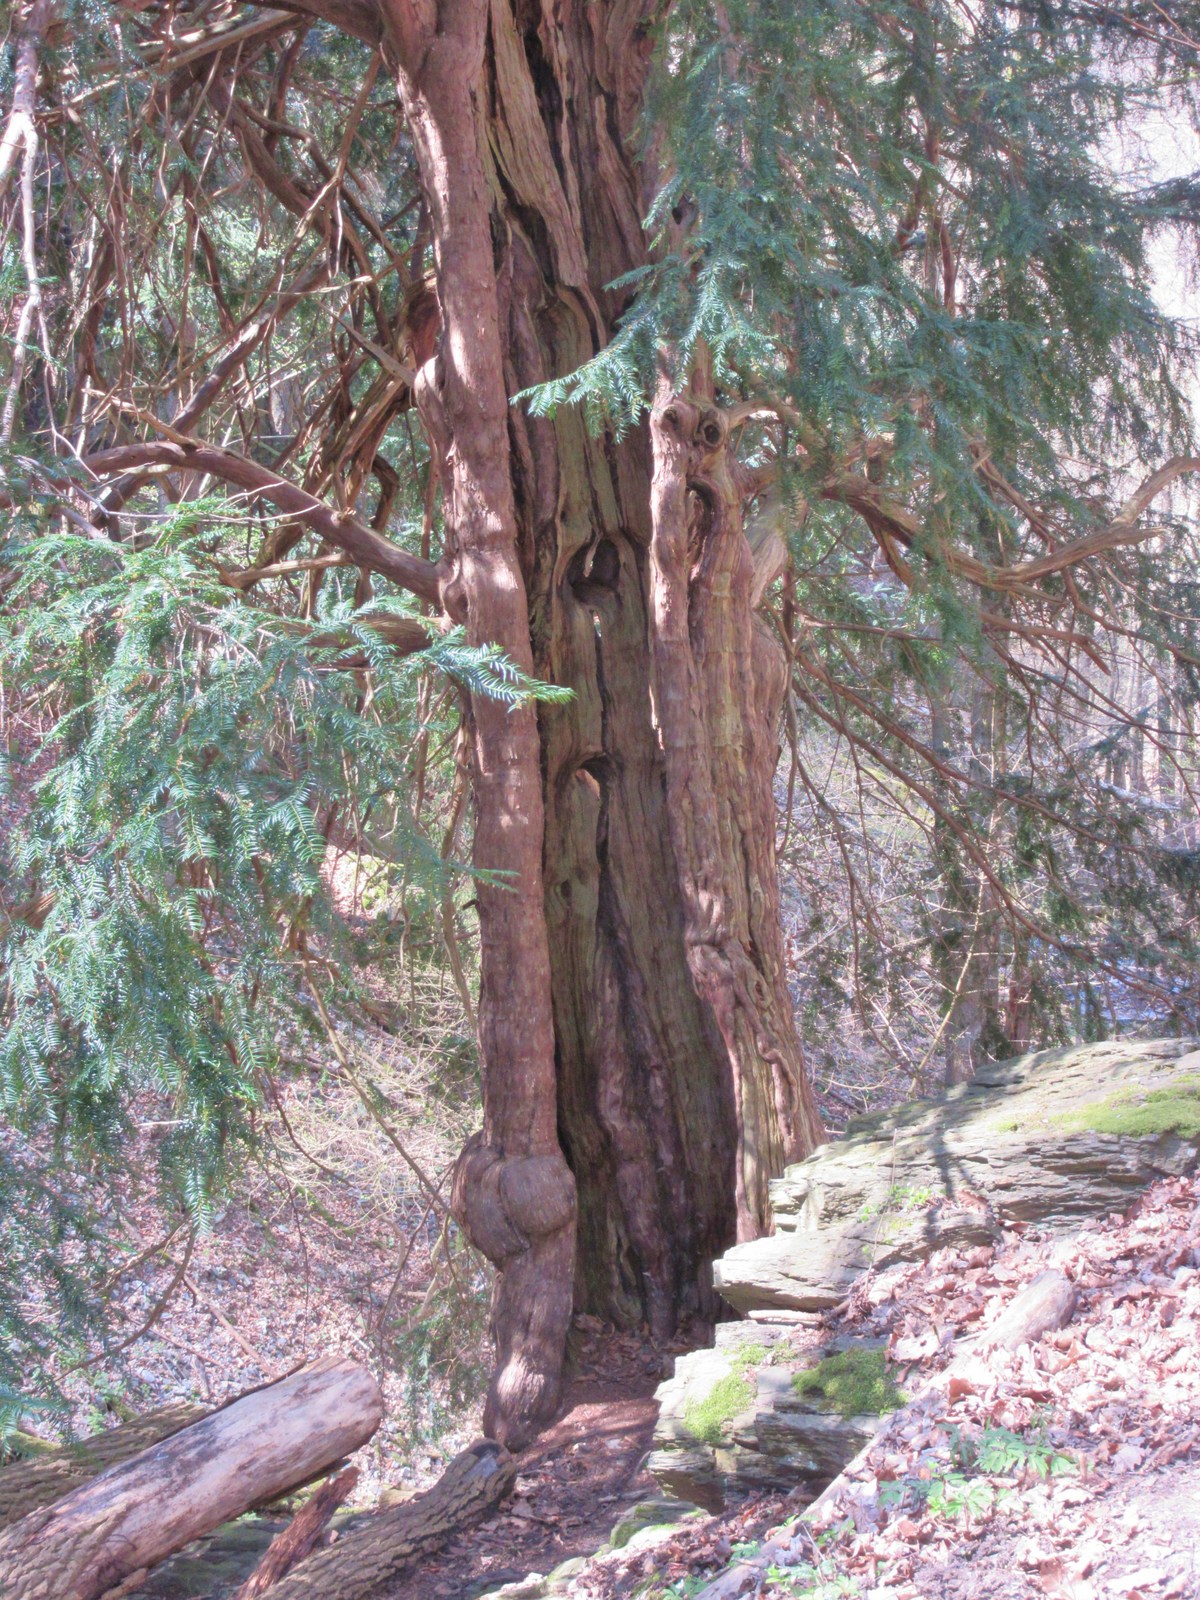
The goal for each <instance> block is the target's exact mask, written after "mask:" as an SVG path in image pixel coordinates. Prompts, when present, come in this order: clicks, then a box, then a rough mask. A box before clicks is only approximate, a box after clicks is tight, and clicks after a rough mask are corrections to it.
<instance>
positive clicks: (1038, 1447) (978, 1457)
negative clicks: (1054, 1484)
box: [951, 1423, 1079, 1478]
mask: <svg viewBox="0 0 1200 1600" xmlns="http://www.w3.org/2000/svg"><path fill="white" fill-rule="evenodd" d="M951 1451H952V1453H953V1456H954V1459H955V1461H956V1462H957V1463H958V1464H959V1465H960V1466H961V1467H963V1468H965V1469H968V1470H970V1471H974V1472H980V1473H991V1474H995V1475H996V1476H999V1477H1007V1476H1008V1475H1010V1474H1011V1473H1014V1472H1031V1473H1032V1474H1033V1475H1034V1477H1035V1478H1059V1477H1062V1476H1063V1475H1064V1474H1065V1473H1068V1472H1077V1471H1078V1470H1079V1469H1078V1467H1077V1466H1076V1464H1075V1461H1074V1460H1073V1458H1072V1457H1071V1456H1069V1455H1067V1454H1066V1453H1065V1452H1063V1451H1061V1450H1057V1449H1056V1448H1055V1447H1054V1445H1053V1444H1051V1442H1050V1438H1049V1434H1048V1432H1047V1429H1046V1426H1045V1424H1044V1423H1042V1424H1041V1425H1040V1426H1038V1427H1037V1428H1036V1429H1035V1430H1034V1431H1033V1432H1032V1433H1015V1432H1014V1431H1013V1430H1012V1429H1011V1428H999V1427H993V1426H991V1425H990V1424H989V1425H988V1426H987V1427H985V1428H984V1429H983V1431H982V1432H981V1433H980V1434H979V1436H978V1437H977V1438H971V1437H968V1436H966V1435H964V1434H962V1433H960V1432H959V1431H958V1430H957V1429H955V1430H954V1433H953V1436H952V1442H951Z"/></svg>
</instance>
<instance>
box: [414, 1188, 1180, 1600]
mask: <svg viewBox="0 0 1200 1600" xmlns="http://www.w3.org/2000/svg"><path fill="white" fill-rule="evenodd" d="M1049 1267H1053V1268H1056V1269H1057V1270H1059V1271H1062V1272H1065V1273H1066V1274H1067V1276H1068V1277H1070V1278H1071V1279H1072V1280H1073V1282H1074V1284H1075V1286H1076V1289H1077V1292H1078V1305H1077V1309H1076V1313H1075V1315H1074V1317H1073V1318H1072V1320H1071V1321H1070V1323H1069V1324H1068V1325H1067V1326H1066V1327H1065V1328H1064V1329H1063V1330H1062V1331H1061V1332H1060V1333H1057V1334H1051V1335H1049V1336H1047V1337H1046V1338H1045V1339H1044V1340H1042V1341H1041V1342H1040V1343H1039V1344H1037V1345H1036V1346H1029V1345H1023V1346H1021V1347H1020V1348H1019V1349H1018V1350H1017V1351H1016V1352H1014V1353H1012V1354H1011V1355H1010V1354H1004V1353H1001V1354H999V1355H995V1356H990V1357H989V1358H988V1361H987V1363H986V1366H984V1365H982V1364H981V1365H980V1367H979V1369H978V1371H977V1372H970V1373H968V1374H967V1375H966V1376H964V1377H963V1378H961V1379H955V1381H954V1382H953V1384H952V1385H951V1386H950V1389H949V1392H948V1393H947V1392H946V1391H945V1390H942V1391H941V1392H940V1399H939V1400H937V1401H932V1402H930V1403H927V1404H925V1405H922V1406H919V1407H914V1408H913V1414H912V1417H911V1421H910V1422H908V1423H907V1425H906V1426H905V1427H904V1429H903V1430H902V1434H901V1437H900V1440H899V1442H898V1443H897V1442H895V1441H892V1442H891V1443H890V1444H889V1446H888V1448H887V1452H886V1454H885V1455H884V1457H883V1459H882V1460H873V1461H872V1463H871V1465H870V1470H869V1474H868V1476H867V1477H866V1479H865V1481H857V1482H856V1484H855V1486H854V1493H852V1494H851V1495H850V1497H849V1499H848V1500H845V1501H843V1502H842V1503H841V1504H839V1505H838V1507H837V1511H836V1518H835V1520H834V1521H833V1522H832V1523H831V1524H829V1525H825V1524H824V1523H822V1522H819V1523H818V1527H817V1529H816V1530H815V1536H814V1531H813V1530H810V1529H809V1528H808V1526H807V1525H806V1524H804V1523H801V1522H799V1521H798V1520H797V1519H798V1517H799V1514H800V1512H801V1510H802V1509H803V1505H802V1502H801V1501H799V1500H787V1499H750V1500H747V1501H745V1502H743V1503H742V1504H741V1505H739V1506H736V1507H734V1508H732V1509H731V1510H729V1511H728V1512H726V1513H725V1514H723V1515H719V1516H708V1515H704V1516H697V1517H695V1518H692V1519H689V1520H688V1521H686V1522H683V1523H681V1524H679V1525H678V1527H676V1528H674V1529H671V1530H669V1531H667V1530H664V1532H663V1535H662V1538H661V1540H660V1541H659V1542H657V1543H655V1544H654V1546H653V1548H644V1547H643V1548H637V1549H636V1550H634V1551H632V1552H630V1551H628V1550H627V1551H617V1552H612V1553H608V1554H604V1555H602V1556H600V1557H599V1558H598V1559H597V1560H595V1561H593V1562H591V1563H589V1564H587V1565H586V1566H585V1567H584V1568H583V1569H582V1570H581V1571H579V1572H578V1573H576V1574H574V1575H573V1576H572V1577H571V1578H570V1579H569V1580H568V1581H567V1582H565V1583H564V1584H562V1585H561V1586H560V1587H559V1588H558V1589H557V1591H556V1592H559V1593H562V1594H565V1595H566V1596H569V1597H575V1600H615V1597H618V1596H626V1595H637V1596H638V1597H639V1600H692V1597H693V1596H696V1595H697V1594H698V1592H699V1591H700V1590H701V1589H702V1588H704V1587H705V1585H706V1584H707V1583H709V1582H711V1581H712V1580H713V1579H714V1577H715V1576H716V1575H717V1574H718V1573H720V1572H721V1571H722V1569H724V1568H726V1567H727V1566H728V1564H729V1563H730V1560H731V1558H732V1559H733V1560H734V1563H735V1565H734V1567H733V1569H732V1571H730V1572H729V1573H727V1575H726V1576H724V1577H723V1578H722V1579H721V1581H720V1589H719V1600H735V1597H739V1596H740V1597H747V1596H750V1595H752V1594H755V1593H757V1594H761V1595H764V1596H768V1597H778V1600H783V1597H784V1596H794V1597H800V1596H804V1597H806V1600H807V1597H808V1596H810V1595H812V1596H815V1597H816V1600H834V1597H835V1596H863V1597H867V1600H1034V1597H1039V1596H1040V1597H1048V1600H1109V1597H1113V1600H1196V1597H1200V1177H1197V1178H1193V1179H1180V1180H1172V1181H1169V1182H1164V1183H1160V1184H1158V1185H1156V1186H1155V1187H1154V1188H1153V1189H1151V1190H1149V1191H1148V1192H1147V1193H1146V1194H1145V1195H1144V1196H1142V1197H1141V1198H1140V1199H1139V1200H1138V1201H1137V1202H1136V1203H1135V1204H1134V1205H1133V1206H1132V1207H1131V1208H1130V1210H1129V1211H1128V1212H1126V1213H1125V1214H1124V1215H1123V1216H1110V1217H1107V1218H1103V1219H1100V1220H1098V1221H1095V1222H1090V1223H1087V1224H1084V1225H1083V1226H1082V1227H1081V1229H1080V1231H1079V1233H1078V1234H1077V1235H1074V1236H1072V1237H1070V1238H1066V1239H1064V1238H1061V1237H1059V1238H1045V1237H1038V1236H1037V1235H1035V1234H1033V1233H1027V1234H1024V1235H1022V1234H1019V1233H1017V1234H1014V1235H1012V1236H1011V1237H1010V1238H1009V1240H1008V1241H1007V1242H1006V1244H1005V1246H1004V1248H1003V1249H1001V1250H1000V1251H999V1252H998V1253H993V1252H990V1251H976V1252H974V1253H972V1255H971V1256H970V1257H962V1256H958V1255H955V1254H954V1253H953V1252H951V1251H942V1252H940V1253H939V1255H937V1256H935V1257H933V1258H932V1259H931V1260H930V1261H928V1262H925V1263H922V1264H920V1265H915V1266H909V1267H902V1268H900V1269H898V1270H897V1269H893V1270H892V1271H890V1272H889V1273H887V1274H883V1275H881V1276H880V1277H879V1278H878V1279H877V1280H872V1279H865V1280H863V1282H862V1283H861V1284H860V1285H859V1286H858V1287H857V1288H856V1291H855V1293H854V1295H853V1296H852V1298H851V1300H850V1301H849V1302H848V1303H847V1304H846V1305H845V1306H844V1307H843V1309H842V1312H841V1315H840V1317H838V1318H836V1319H831V1323H830V1330H829V1331H830V1332H831V1333H832V1332H842V1331H856V1332H860V1333H869V1334H875V1335H879V1334H886V1335H887V1337H888V1343H889V1349H890V1353H891V1356H892V1359H893V1361H894V1362H895V1363H896V1364H897V1366H898V1367H899V1369H900V1381H901V1383H902V1385H904V1386H905V1387H906V1388H907V1389H908V1391H909V1392H913V1391H914V1390H916V1389H918V1388H919V1387H920V1386H921V1385H922V1383H923V1382H924V1381H925V1380H926V1379H928V1378H929V1377H931V1376H932V1375H933V1374H934V1373H936V1372H937V1371H938V1370H939V1369H940V1368H941V1367H943V1366H944V1365H945V1364H946V1362H947V1360H948V1352H949V1349H950V1347H951V1344H952V1342H953V1338H954V1335H955V1332H956V1331H957V1330H963V1331H965V1332H967V1333H976V1332H979V1331H981V1330H984V1329H986V1327H987V1326H988V1324H989V1323H990V1322H992V1321H993V1320H995V1318H996V1317H997V1316H998V1315H999V1314H1000V1313H1001V1312H1002V1311H1003V1309H1004V1308H1005V1306H1007V1305H1008V1304H1009V1302H1010V1301H1011V1300H1012V1298H1013V1297H1014V1295H1016V1294H1017V1293H1018V1292H1019V1291H1020V1289H1021V1288H1022V1287H1023V1286H1024V1285H1025V1284H1027V1283H1028V1282H1029V1281H1031V1279H1032V1278H1033V1277H1034V1276H1036V1274H1037V1273H1038V1272H1040V1271H1044V1270H1046V1269H1047V1268H1049ZM592 1453H593V1455H594V1450H593V1452H592ZM578 1470H579V1469H578V1466H577V1465H573V1467H572V1469H571V1471H572V1474H578ZM575 1481H576V1480H575V1479H574V1477H573V1479H572V1483H571V1485H570V1487H569V1489H568V1493H569V1495H570V1497H571V1499H572V1500H573V1499H575V1498H576V1497H577V1494H578V1490H577V1488H576V1487H575ZM629 1487H630V1490H634V1489H640V1488H643V1487H644V1489H645V1491H646V1492H652V1490H651V1486H650V1485H649V1484H648V1483H646V1482H645V1480H643V1481H642V1484H639V1483H638V1482H637V1480H634V1481H633V1482H631V1483H630V1486H629ZM881 1489H882V1491H883V1492H882V1494H881V1493H880V1490H881ZM519 1492H520V1491H519ZM555 1495H556V1491H555V1489H554V1488H553V1486H552V1485H550V1484H546V1483H545V1482H542V1483H541V1484H540V1486H539V1490H538V1508H539V1512H540V1514H541V1515H542V1516H543V1517H545V1519H546V1520H547V1522H548V1523H549V1522H552V1520H553V1516H554V1508H555V1504H556V1499H555ZM615 1520H616V1518H615V1517H614V1518H613V1519H612V1521H615ZM482 1534H483V1530H481V1533H480V1537H482ZM637 1542H639V1541H635V1543H637ZM549 1554H550V1552H549V1551H548V1552H547V1555H548V1556H549ZM554 1554H555V1555H556V1556H557V1549H556V1550H555V1552H554ZM557 1558H558V1559H561V1556H558V1557H557ZM505 1564H506V1565H509V1566H513V1565H519V1563H513V1562H506V1563H505ZM549 1564H550V1563H549V1562H548V1564H547V1565H541V1566H538V1565H537V1564H536V1563H534V1567H533V1570H537V1571H541V1572H546V1571H547V1570H549ZM407 1592H408V1591H406V1593H407ZM425 1592H427V1591H424V1590H422V1593H425ZM469 1592H471V1591H470V1590H469V1589H467V1588H464V1587H457V1586H452V1587H450V1588H449V1589H438V1590H435V1591H433V1593H434V1594H436V1595H438V1596H439V1597H441V1600H446V1597H447V1596H448V1595H451V1594H453V1595H456V1596H457V1595H465V1594H467V1593H469ZM711 1600H717V1591H714V1594H713V1596H712V1597H711Z"/></svg>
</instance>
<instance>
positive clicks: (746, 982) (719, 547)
mask: <svg viewBox="0 0 1200 1600" xmlns="http://www.w3.org/2000/svg"><path fill="white" fill-rule="evenodd" d="M650 432H651V439H652V441H653V448H654V484H653V490H652V494H651V512H652V518H653V535H652V538H651V542H650V570H651V629H650V652H651V659H652V663H653V675H654V676H653V682H654V709H655V720H656V723H657V727H658V734H659V739H660V741H661V744H662V750H663V757H664V761H665V764H666V775H667V794H668V799H669V803H670V804H669V811H670V820H671V839H672V843H673V845H674V847H675V857H676V863H677V866H678V869H679V874H680V883H681V887H682V890H683V898H684V905H685V907H686V924H687V926H686V939H687V948H688V965H689V967H690V968H691V972H692V977H693V981H694V982H695V985H696V989H697V992H698V993H699V994H700V995H702V996H703V997H704V999H706V1000H707V1001H708V1002H709V1004H710V1005H711V1006H712V1008H713V1011H714V1013H715V1015H716V1018H717V1023H718V1026H719V1027H720V1030H721V1037H722V1039H723V1040H724V1042H725V1049H726V1052H727V1055H728V1060H729V1067H730V1070H731V1073H732V1076H733V1083H734V1092H735V1095H736V1099H737V1106H738V1159H737V1172H736V1184H737V1190H736V1192H737V1208H738V1238H739V1240H742V1239H752V1238H756V1237H757V1236H758V1235H759V1234H761V1233H763V1232H765V1231H767V1230H768V1229H769V1227H770V1216H771V1213H770V1200H769V1196H768V1191H767V1185H768V1182H769V1180H770V1179H771V1178H772V1177H775V1176H777V1175H778V1173H779V1172H780V1171H782V1169H783V1167H784V1165H785V1164H786V1163H787V1162H788V1161H793V1160H796V1159H797V1158H798V1157H799V1156H800V1155H802V1154H805V1153H807V1152H808V1151H809V1150H811V1149H812V1147H813V1146H814V1145H815V1144H816V1143H818V1142H819V1141H820V1140H821V1138H822V1130H821V1123H820V1118H819V1115H818V1113H817V1110H816V1106H815V1103H814V1101H813V1099H812V1093H811V1090H810V1089H809V1087H808V1081H807V1078H806V1075H805V1071H804V1060H803V1056H802V1054H801V1050H800V1041H799V1039H798V1038H797V1035H796V1029H795V1022H794V1020H793V1016H792V1006H791V1000H790V998H789V995H788V989H787V975H786V969H785V963H784V953H783V941H782V931H781V926H780V914H779V891H778V879H777V874H776V864H775V828H774V810H775V805H774V797H773V794H772V780H773V777H774V773H775V767H776V764H777V760H778V747H777V744H776V729H777V726H778V720H779V713H780V709H781V706H782V698H783V691H784V682H785V673H784V663H783V660H782V650H781V649H780V647H779V645H778V644H777V643H776V642H775V641H774V640H773V639H772V638H771V637H770V635H769V634H768V633H767V630H766V629H765V627H764V626H763V625H762V624H761V623H759V621H758V619H757V618H756V617H755V616H754V613H753V602H754V597H755V590H756V588H758V587H760V586H759V585H756V583H755V571H754V559H753V556H752V554H751V550H750V546H749V543H748V542H747V540H746V536H745V533H744V531H743V528H742V503H743V500H744V499H745V493H744V491H743V490H742V488H741V487H740V485H739V483H738V467H737V463H736V460H735V459H734V457H733V454H732V452H731V451H730V450H729V448H728V430H727V426H726V423H725V419H724V417H723V416H722V414H721V412H720V410H719V409H718V408H717V407H715V406H713V405H711V404H706V403H704V402H703V401H699V402H696V401H693V400H690V399H685V398H683V397H681V396H678V395H664V396H661V397H660V400H659V403H658V405H657V406H656V408H655V411H654V415H653V418H652V420H651V429H650Z"/></svg>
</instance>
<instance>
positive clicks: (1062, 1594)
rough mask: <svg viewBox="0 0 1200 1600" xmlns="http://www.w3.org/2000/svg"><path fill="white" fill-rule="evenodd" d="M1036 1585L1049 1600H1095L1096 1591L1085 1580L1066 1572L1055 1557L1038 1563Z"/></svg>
mask: <svg viewBox="0 0 1200 1600" xmlns="http://www.w3.org/2000/svg"><path fill="white" fill-rule="evenodd" d="M1038 1583H1039V1584H1040V1585H1041V1588H1042V1593H1043V1594H1046V1595H1048V1596H1049V1597H1050V1600H1095V1595H1096V1591H1095V1589H1094V1588H1093V1586H1092V1585H1091V1584H1090V1583H1089V1582H1088V1581H1087V1579H1086V1578H1081V1577H1079V1576H1078V1575H1077V1574H1075V1573H1072V1572H1068V1571H1067V1568H1066V1567H1065V1566H1064V1565H1063V1563H1062V1561H1060V1560H1059V1558H1058V1557H1057V1556H1055V1557H1053V1558H1052V1559H1051V1560H1049V1561H1039V1562H1038Z"/></svg>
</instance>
